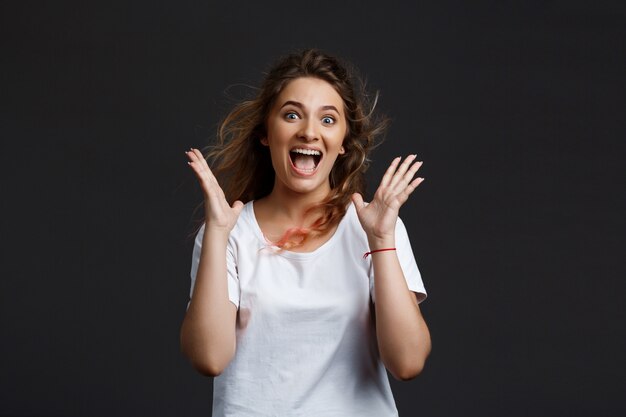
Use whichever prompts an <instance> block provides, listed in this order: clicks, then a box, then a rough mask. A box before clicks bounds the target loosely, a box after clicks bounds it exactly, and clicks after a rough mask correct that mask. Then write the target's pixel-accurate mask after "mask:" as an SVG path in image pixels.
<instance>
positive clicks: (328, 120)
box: [322, 116, 335, 125]
mask: <svg viewBox="0 0 626 417" xmlns="http://www.w3.org/2000/svg"><path fill="white" fill-rule="evenodd" d="M322 123H324V124H327V125H332V124H333V123H335V119H333V118H332V117H330V116H326V117H323V118H322Z"/></svg>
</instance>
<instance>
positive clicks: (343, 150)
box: [339, 145, 346, 155]
mask: <svg viewBox="0 0 626 417" xmlns="http://www.w3.org/2000/svg"><path fill="white" fill-rule="evenodd" d="M344 153H346V150H345V149H344V147H343V145H342V146H341V148H339V155H343V154H344Z"/></svg>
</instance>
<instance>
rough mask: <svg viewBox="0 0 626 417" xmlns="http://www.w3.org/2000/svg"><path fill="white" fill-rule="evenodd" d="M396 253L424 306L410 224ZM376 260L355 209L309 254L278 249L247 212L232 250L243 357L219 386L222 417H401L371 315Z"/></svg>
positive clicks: (196, 257) (217, 413)
mask: <svg viewBox="0 0 626 417" xmlns="http://www.w3.org/2000/svg"><path fill="white" fill-rule="evenodd" d="M203 235H204V226H202V228H201V229H200V231H199V232H198V234H197V236H196V240H195V246H194V250H193V260H192V266H191V295H193V286H194V283H195V277H196V273H197V271H198V263H199V261H200V253H201V246H202V237H203ZM396 247H397V254H398V258H399V260H400V264H401V266H402V270H403V272H404V276H405V278H406V282H407V286H408V288H409V290H411V291H414V292H415V293H417V299H418V301H419V302H421V301H423V300H424V299H425V298H426V290H425V289H424V285H423V283H422V279H421V276H420V272H419V270H418V268H417V264H416V262H415V258H414V257H413V252H412V250H411V245H410V243H409V238H408V235H407V232H406V228H405V227H404V224H403V223H402V221H401V220H400V219H398V222H397V225H396ZM367 251H368V243H367V236H366V234H365V232H364V231H363V229H362V227H361V225H360V223H359V220H358V217H357V214H356V209H355V207H354V205H352V204H350V206H349V208H348V210H347V212H346V215H345V216H344V218H343V219H342V220H341V222H340V223H339V225H338V227H337V230H336V232H335V233H334V234H333V236H332V237H331V238H330V239H329V240H328V241H327V242H326V243H324V244H323V245H322V246H320V247H319V248H318V249H316V250H315V251H313V252H308V253H296V252H289V251H283V252H278V251H276V250H275V248H272V247H271V246H269V245H268V244H267V241H266V240H265V238H264V236H263V233H262V232H261V229H260V227H259V225H258V223H257V221H256V218H255V216H254V211H253V202H249V203H247V204H246V205H245V206H244V208H243V211H242V212H241V215H240V217H239V219H238V221H237V224H236V225H235V227H234V228H233V230H232V231H231V233H230V237H229V240H228V248H227V270H228V278H227V279H228V297H229V299H230V301H231V302H233V303H234V304H235V305H236V306H237V307H238V312H237V324H236V325H237V329H236V337H237V348H236V353H235V356H234V358H233V359H232V361H231V362H230V363H229V365H228V366H227V367H226V369H225V370H224V372H223V373H222V374H221V375H219V376H218V377H216V378H215V379H214V383H213V384H214V389H213V417H226V416H229V417H230V416H233V417H235V416H236V417H248V416H254V417H265V416H267V417H270V416H271V417H276V416H280V417H283V416H289V417H305V416H306V417H310V416H315V417H347V416H359V417H368V416H372V417H392V416H397V415H398V412H397V409H396V405H395V401H394V399H393V395H392V392H391V388H390V386H389V380H388V377H387V372H386V370H385V367H384V364H383V363H382V361H381V359H380V356H379V352H378V345H377V342H376V333H375V328H374V323H373V320H372V317H371V312H370V310H371V309H373V305H371V304H370V296H371V301H372V302H375V294H374V276H373V268H372V263H371V256H370V257H368V258H367V259H363V254H364V253H365V252H367Z"/></svg>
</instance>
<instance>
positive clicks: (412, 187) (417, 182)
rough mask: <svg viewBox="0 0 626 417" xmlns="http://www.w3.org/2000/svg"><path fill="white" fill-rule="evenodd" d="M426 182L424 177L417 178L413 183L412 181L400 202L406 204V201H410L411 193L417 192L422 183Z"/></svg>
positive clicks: (401, 196) (403, 192) (401, 195)
mask: <svg viewBox="0 0 626 417" xmlns="http://www.w3.org/2000/svg"><path fill="white" fill-rule="evenodd" d="M422 182H424V178H422V177H418V178H415V179H414V180H413V181H411V183H410V184H409V185H407V186H406V188H405V189H404V191H402V194H400V202H401V203H402V204H404V202H405V201H406V200H408V198H409V196H410V195H411V193H413V191H415V189H416V188H417V187H418V186H419V185H420V184H421V183H422Z"/></svg>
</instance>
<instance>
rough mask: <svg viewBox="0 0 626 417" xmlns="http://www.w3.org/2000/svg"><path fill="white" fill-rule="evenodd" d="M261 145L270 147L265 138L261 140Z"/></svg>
mask: <svg viewBox="0 0 626 417" xmlns="http://www.w3.org/2000/svg"><path fill="white" fill-rule="evenodd" d="M261 145H265V146H270V144H269V142H268V141H267V137H262V138H261Z"/></svg>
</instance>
